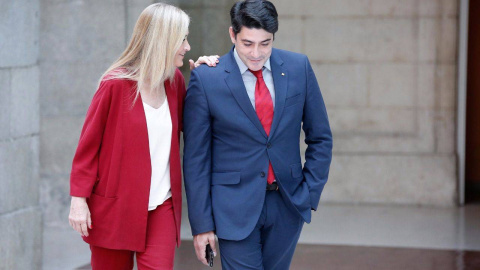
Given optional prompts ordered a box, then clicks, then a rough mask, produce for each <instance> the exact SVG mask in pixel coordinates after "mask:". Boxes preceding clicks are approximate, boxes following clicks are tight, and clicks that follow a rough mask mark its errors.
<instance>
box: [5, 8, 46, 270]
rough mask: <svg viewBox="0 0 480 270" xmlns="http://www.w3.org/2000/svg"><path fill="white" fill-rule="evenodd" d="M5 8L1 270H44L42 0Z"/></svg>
mask: <svg viewBox="0 0 480 270" xmlns="http://www.w3.org/2000/svg"><path fill="white" fill-rule="evenodd" d="M0 6H1V7H2V8H1V9H0V25H1V27H0V44H1V45H0V83H1V87H0V127H1V128H0V182H1V183H2V184H1V185H0V228H2V237H1V238H0V239H1V240H0V269H40V267H41V260H42V249H41V248H42V228H43V226H42V215H41V209H40V206H39V184H38V182H39V123H40V117H39V70H38V48H39V45H38V38H39V30H38V28H39V1H35V0H30V1H28V0H19V1H10V0H0Z"/></svg>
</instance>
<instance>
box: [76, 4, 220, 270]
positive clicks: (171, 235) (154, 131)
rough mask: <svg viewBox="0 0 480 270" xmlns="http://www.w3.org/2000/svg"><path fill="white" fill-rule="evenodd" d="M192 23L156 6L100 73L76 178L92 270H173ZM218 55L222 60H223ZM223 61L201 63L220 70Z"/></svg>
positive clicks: (78, 224) (175, 10)
mask: <svg viewBox="0 0 480 270" xmlns="http://www.w3.org/2000/svg"><path fill="white" fill-rule="evenodd" d="M188 25H189V17H188V15H187V14H185V12H183V11H182V10H181V9H179V8H176V7H174V6H171V5H167V4H163V3H157V4H153V5H150V6H149V7H147V8H146V9H145V10H144V11H143V12H142V14H141V15H140V17H139V19H138V21H137V23H136V25H135V28H134V32H133V35H132V38H131V40H130V43H129V45H128V47H127V48H126V49H125V51H124V52H123V53H122V55H121V56H120V58H119V59H118V60H116V61H115V62H114V63H113V64H112V66H111V67H110V68H108V69H107V71H106V72H105V73H104V74H103V76H102V78H101V80H100V84H99V88H98V90H97V92H96V93H95V95H94V97H93V100H92V103H91V105H90V107H89V109H88V112H87V116H86V119H85V124H84V126H83V130H82V133H81V136H80V140H79V144H78V148H77V151H76V154H75V157H74V159H73V165H72V172H71V177H70V195H71V196H72V201H71V208H70V215H69V222H70V225H71V226H72V227H73V228H74V229H75V230H76V231H78V232H79V233H80V234H81V235H82V237H83V239H84V241H85V242H87V243H89V244H90V249H91V251H92V260H91V264H92V268H93V269H102V270H103V269H132V268H133V256H134V255H136V259H137V265H138V269H172V268H173V259H174V253H175V244H177V245H179V244H180V219H181V205H182V201H181V200H182V195H181V174H180V156H179V135H180V130H181V124H182V110H183V99H184V96H185V92H186V91H185V84H184V78H183V76H182V74H181V73H180V71H179V70H178V69H177V67H180V66H182V65H183V58H184V55H185V53H186V52H188V51H189V50H190V45H189V44H188V41H187V35H188ZM217 57H218V56H217ZM215 61H217V59H216V57H201V58H200V59H199V60H198V61H197V62H196V63H193V61H192V60H190V67H191V68H194V67H195V66H198V65H199V64H201V63H208V64H209V65H215Z"/></svg>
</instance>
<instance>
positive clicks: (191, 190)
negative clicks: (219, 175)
mask: <svg viewBox="0 0 480 270" xmlns="http://www.w3.org/2000/svg"><path fill="white" fill-rule="evenodd" d="M211 130H212V128H211V117H210V111H209V106H208V101H207V97H206V95H205V90H204V88H203V85H202V81H201V80H200V76H199V75H198V73H197V71H196V70H193V71H192V73H191V77H190V83H189V86H188V90H187V96H186V98H185V109H184V114H183V138H184V142H185V147H184V152H183V153H184V154H183V176H184V182H185V192H186V195H187V202H188V218H189V220H190V226H191V228H192V234H193V235H197V234H200V233H204V232H209V231H214V230H215V224H214V220H213V214H212V200H211V195H210V183H211V140H212V137H211V136H212V132H211Z"/></svg>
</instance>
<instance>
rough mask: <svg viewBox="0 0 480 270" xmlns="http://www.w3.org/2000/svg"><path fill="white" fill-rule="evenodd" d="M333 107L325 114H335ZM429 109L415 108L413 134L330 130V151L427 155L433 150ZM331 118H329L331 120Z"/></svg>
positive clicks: (431, 122) (432, 131)
mask: <svg viewBox="0 0 480 270" xmlns="http://www.w3.org/2000/svg"><path fill="white" fill-rule="evenodd" d="M333 114H334V110H333V109H329V117H330V119H332V118H333V117H335V116H334V115H333ZM434 118H435V115H434V113H433V112H432V111H428V110H420V109H417V110H416V117H415V118H413V119H412V120H413V121H414V124H415V133H414V134H405V133H398V134H395V133H391V132H390V133H383V134H382V133H377V134H371V133H365V132H364V133H360V132H357V133H353V132H351V133H348V132H347V133H342V132H340V131H339V132H337V130H336V129H335V128H332V130H333V138H334V141H335V142H334V144H333V150H334V151H335V152H337V153H344V154H352V155H353V154H355V153H362V154H366V153H377V154H383V153H389V154H392V153H410V154H418V155H422V154H429V153H434V151H435V133H434V120H435V119H434ZM331 121H332V120H331Z"/></svg>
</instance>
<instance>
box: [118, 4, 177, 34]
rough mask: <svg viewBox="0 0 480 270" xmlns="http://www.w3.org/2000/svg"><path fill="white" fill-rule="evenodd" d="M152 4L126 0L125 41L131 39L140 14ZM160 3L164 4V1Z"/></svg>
mask: <svg viewBox="0 0 480 270" xmlns="http://www.w3.org/2000/svg"><path fill="white" fill-rule="evenodd" d="M154 2H155V1H154V0H127V29H126V31H127V32H126V34H127V36H126V39H127V41H129V40H130V38H131V37H132V33H133V28H134V27H135V23H136V22H137V20H138V17H139V16H140V13H142V11H143V10H144V9H145V8H146V7H148V6H149V5H151V4H153V3H154ZM162 2H164V3H166V1H162ZM170 2H172V1H170ZM173 2H174V1H173Z"/></svg>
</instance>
